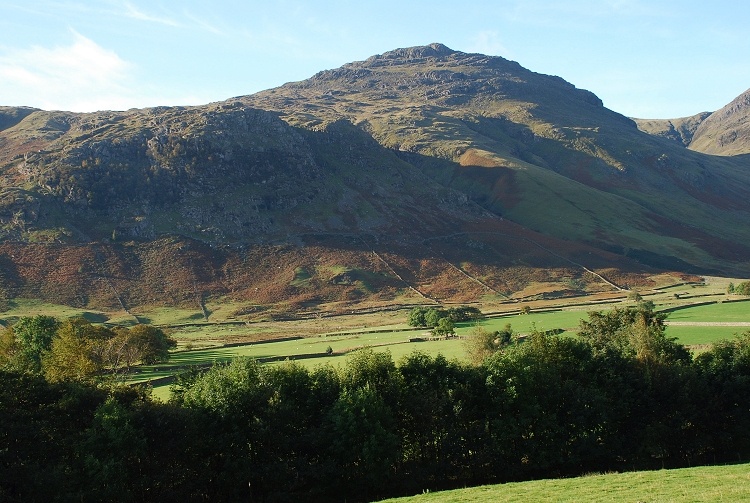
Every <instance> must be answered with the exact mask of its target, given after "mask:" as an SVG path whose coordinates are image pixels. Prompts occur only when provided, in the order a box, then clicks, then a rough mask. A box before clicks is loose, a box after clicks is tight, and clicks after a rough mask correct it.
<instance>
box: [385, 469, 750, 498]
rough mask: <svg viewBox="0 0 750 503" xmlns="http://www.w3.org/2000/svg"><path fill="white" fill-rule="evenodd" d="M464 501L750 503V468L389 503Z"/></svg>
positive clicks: (536, 484)
mask: <svg viewBox="0 0 750 503" xmlns="http://www.w3.org/2000/svg"><path fill="white" fill-rule="evenodd" d="M386 501H388V502H390V503H460V502H483V501H486V502H496V501H497V502H516V501H518V502H526V501H556V502H571V503H572V502H576V503H577V502H581V501H602V502H608V501H611V502H633V503H635V502H644V503H645V502H648V503H657V502H665V503H666V502H675V503H677V502H700V501H706V502H709V501H710V502H715V501H726V502H739V501H750V464H743V465H730V466H705V467H697V468H684V469H681V470H659V471H648V472H632V473H614V474H607V475H590V476H585V477H578V478H571V479H553V480H535V481H530V482H516V483H509V484H499V485H494V486H482V487H474V488H469V489H458V490H455V491H444V492H437V493H428V494H422V495H419V496H413V497H408V498H396V499H390V500H386Z"/></svg>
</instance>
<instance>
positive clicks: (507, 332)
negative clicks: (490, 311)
mask: <svg viewBox="0 0 750 503" xmlns="http://www.w3.org/2000/svg"><path fill="white" fill-rule="evenodd" d="M514 336H515V333H514V332H513V329H512V328H511V326H510V323H508V324H506V325H505V328H504V329H503V330H502V331H498V330H495V331H493V332H490V331H488V330H485V328H484V327H481V326H476V327H474V328H473V329H472V331H471V332H470V333H469V335H468V337H467V338H466V339H465V340H464V348H465V349H466V352H467V353H468V355H469V360H470V361H471V363H473V364H475V365H479V364H481V363H482V362H483V361H484V359H485V358H487V357H488V356H491V355H492V354H494V353H495V352H497V351H499V350H500V349H501V348H503V347H505V346H507V345H508V344H510V343H511V341H512V340H513V337H514Z"/></svg>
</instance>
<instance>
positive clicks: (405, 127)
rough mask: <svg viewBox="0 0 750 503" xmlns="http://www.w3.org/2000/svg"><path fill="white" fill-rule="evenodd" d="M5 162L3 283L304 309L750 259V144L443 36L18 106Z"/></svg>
mask: <svg viewBox="0 0 750 503" xmlns="http://www.w3.org/2000/svg"><path fill="white" fill-rule="evenodd" d="M707 121H708V119H705V120H704V121H703V124H705V123H706V122H707ZM697 122H698V119H697V118H696V119H695V120H694V121H693V122H691V123H688V122H687V121H683V122H681V123H673V124H672V128H673V129H674V130H675V132H676V134H677V135H678V136H680V135H682V134H684V135H685V138H687V136H689V134H690V132H691V131H693V125H694V124H697ZM654 127H656V126H654ZM658 127H662V126H658ZM658 127H656V128H657V129H658ZM701 128H702V125H701V126H698V128H697V129H695V132H694V133H693V136H694V139H693V141H695V139H696V138H698V137H699V133H700V131H701ZM662 129H664V128H663V127H662ZM680 138H682V136H680ZM0 168H2V169H0V238H1V239H2V243H0V262H1V263H2V264H3V266H4V267H3V269H2V270H1V271H0V300H2V299H3V298H6V299H12V298H13V297H15V296H32V297H40V298H47V299H57V300H63V301H65V302H68V303H71V302H72V303H75V304H80V305H103V304H107V303H109V304H112V305H117V304H121V303H123V304H126V305H139V304H144V303H157V304H158V303H165V304H179V303H185V302H188V303H189V302H201V301H202V300H201V299H203V298H204V297H206V296H231V297H232V298H235V299H240V300H242V301H246V302H248V303H249V304H252V305H265V304H269V303H280V302H287V303H288V304H289V305H290V306H291V307H290V308H291V309H296V308H297V307H299V306H303V307H305V308H315V306H318V305H321V304H324V303H330V302H340V303H343V304H342V305H350V304H356V303H362V302H367V301H378V302H384V303H387V302H392V301H394V299H401V298H403V299H412V300H417V301H420V302H422V301H435V300H437V301H447V300H453V301H468V300H472V299H474V300H476V299H479V298H483V296H487V295H490V296H496V297H497V298H499V299H500V298H508V297H515V298H528V297H529V296H533V295H569V294H572V293H575V292H581V291H587V290H588V291H590V290H596V289H601V288H605V289H606V288H612V287H611V285H607V284H606V283H603V282H601V280H600V279H599V278H598V277H597V276H595V275H591V274H590V272H589V271H592V270H597V271H600V272H602V271H606V273H607V275H609V276H611V277H612V278H614V279H615V284H618V283H621V284H623V285H632V284H636V283H637V282H638V281H644V279H643V278H644V275H647V274H651V273H654V272H657V271H658V270H662V269H668V270H679V271H682V272H712V273H717V274H719V273H727V274H735V275H750V247H749V245H748V243H750V227H749V226H748V225H747V222H748V221H750V183H749V182H750V170H748V169H747V161H745V160H743V159H742V158H740V157H718V156H706V155H704V154H701V153H698V152H694V151H692V150H689V149H686V148H684V141H681V142H676V141H674V138H673V139H670V138H661V137H658V136H654V135H651V134H647V133H644V132H643V131H640V130H639V129H638V128H637V127H636V124H635V122H633V121H632V120H631V119H628V118H626V117H624V116H622V115H620V114H618V113H616V112H614V111H611V110H608V109H607V108H605V107H603V106H602V102H601V100H599V99H598V98H597V97H596V96H595V95H594V94H593V93H591V92H589V91H585V90H581V89H577V88H576V87H575V86H573V85H572V84H570V83H568V82H566V81H564V80H563V79H561V78H559V77H553V76H548V75H543V74H538V73H534V72H531V71H529V70H527V69H525V68H523V67H522V66H520V65H519V64H518V63H515V62H512V61H508V60H506V59H503V58H500V57H492V56H485V55H481V54H467V53H463V52H458V51H453V50H451V49H449V48H447V47H445V46H443V45H441V44H431V45H428V46H423V47H413V48H406V49H398V50H395V51H391V52H387V53H384V54H382V55H377V56H373V57H370V58H369V59H367V60H365V61H360V62H354V63H350V64H347V65H344V66H343V67H341V68H338V69H334V70H326V71H323V72H320V73H318V74H316V75H315V76H313V77H311V78H310V79H308V80H305V81H302V82H296V83H289V84H286V85H284V86H281V87H279V88H276V89H271V90H268V91H264V92H261V93H258V94H255V95H251V96H243V97H239V98H233V99H230V100H227V101H225V102H221V103H214V104H210V105H205V106H198V107H171V108H170V107H157V108H151V109H143V110H129V111H125V112H97V113H90V114H75V113H68V112H49V111H42V110H36V109H29V108H13V107H2V108H0ZM62 271H64V272H62ZM295 306H296V307H295ZM311 306H312V307H311Z"/></svg>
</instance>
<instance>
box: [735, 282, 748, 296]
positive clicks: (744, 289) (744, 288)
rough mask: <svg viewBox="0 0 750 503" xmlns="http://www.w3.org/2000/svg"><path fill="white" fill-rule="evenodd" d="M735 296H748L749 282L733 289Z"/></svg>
mask: <svg viewBox="0 0 750 503" xmlns="http://www.w3.org/2000/svg"><path fill="white" fill-rule="evenodd" d="M734 293H735V294H736V295H750V281H743V282H742V283H739V284H738V285H737V286H735V287H734Z"/></svg>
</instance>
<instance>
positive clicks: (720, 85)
mask: <svg viewBox="0 0 750 503" xmlns="http://www.w3.org/2000/svg"><path fill="white" fill-rule="evenodd" d="M749 15H750V2H744V1H743V2H739V1H732V0H714V1H712V2H708V1H705V0H703V1H692V0H691V1H666V0H651V1H648V0H567V1H566V0H557V1H553V0H549V1H546V0H528V1H520V0H519V1H506V0H495V1H489V0H488V1H471V0H464V2H458V1H455V0H453V1H450V2H448V1H441V0H432V1H422V0H415V1H408V0H399V1H394V0H378V1H370V2H368V1H363V0H357V1H348V0H331V1H326V0H315V1H313V0H310V1H302V0H281V1H274V0H265V1H241V0H231V1H229V0H227V1H223V0H217V1H212V2H208V1H205V0H203V1H194V0H179V1H177V0H175V1H170V2H168V1H165V0H148V1H146V0H99V1H86V0H54V1H53V0H49V1H48V0H0V105H14V106H16V105H28V106H35V107H39V108H44V109H59V110H71V111H79V112H85V111H93V110H102V109H114V110H123V109H128V108H132V107H146V106H155V105H198V104H204V103H208V102H212V101H220V100H224V99H228V98H231V97H233V96H239V95H244V94H252V93H254V92H257V91H260V90H263V89H268V88H272V87H276V86H279V85H281V84H283V83H285V82H289V81H296V80H303V79H306V78H308V77H310V76H312V75H313V74H315V73H316V72H318V71H320V70H324V69H329V68H337V67H339V66H341V65H343V64H345V63H348V62H351V61H359V60H363V59H366V58H367V57H369V56H371V55H373V54H380V53H383V52H386V51H389V50H391V49H395V48H399V47H410V46H416V45H425V44H429V43H431V42H441V43H443V44H445V45H447V46H448V47H450V48H452V49H455V50H460V51H465V52H481V53H484V54H491V55H497V56H503V57H505V58H508V59H512V60H515V61H518V62H519V63H520V64H521V65H522V66H524V67H526V68H528V69H530V70H533V71H535V72H539V73H546V74H552V75H559V76H560V77H562V78H564V79H565V80H567V81H569V82H571V83H572V84H574V85H576V86H577V87H580V88H584V89H588V90H590V91H592V92H594V93H596V94H597V95H598V96H599V97H600V98H601V99H602V100H603V101H604V104H605V106H606V107H608V108H611V109H613V110H615V111H617V112H620V113H623V114H625V115H628V116H631V117H641V118H675V117H684V116H689V115H693V114H695V113H698V112H702V111H713V110H716V109H718V108H720V107H722V106H724V105H725V104H727V103H728V102H729V101H731V100H732V99H734V98H735V97H736V96H738V95H739V94H741V93H742V92H744V91H745V90H747V89H748V88H750V63H748V60H747V59H746V58H747V55H748V54H750V35H748V29H747V19H748V18H749Z"/></svg>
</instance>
